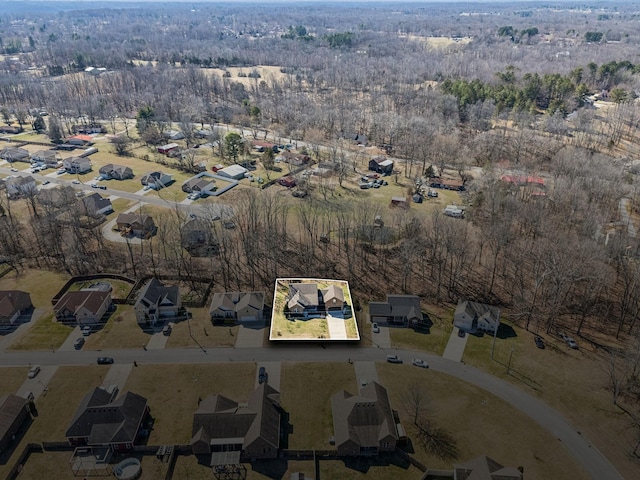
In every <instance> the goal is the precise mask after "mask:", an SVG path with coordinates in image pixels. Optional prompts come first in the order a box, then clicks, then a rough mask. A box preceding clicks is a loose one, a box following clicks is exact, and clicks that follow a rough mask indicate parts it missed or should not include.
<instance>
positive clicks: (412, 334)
mask: <svg viewBox="0 0 640 480" xmlns="http://www.w3.org/2000/svg"><path fill="white" fill-rule="evenodd" d="M428 309H429V312H428V313H427V315H428V316H429V319H430V320H431V322H432V323H433V325H431V327H430V328H429V330H428V332H427V331H422V330H413V329H411V328H391V329H390V331H389V332H390V335H391V344H392V345H393V346H394V347H397V348H406V349H409V350H424V351H427V352H431V353H435V354H436V355H442V353H443V352H444V349H445V348H446V346H447V342H448V341H449V336H450V335H451V330H452V329H453V312H452V311H450V310H442V309H441V308H438V307H435V306H429V307H428Z"/></svg>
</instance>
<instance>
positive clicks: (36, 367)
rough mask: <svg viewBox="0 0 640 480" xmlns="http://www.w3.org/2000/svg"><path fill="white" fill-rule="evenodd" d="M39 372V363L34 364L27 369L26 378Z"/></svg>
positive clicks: (32, 376) (33, 376)
mask: <svg viewBox="0 0 640 480" xmlns="http://www.w3.org/2000/svg"><path fill="white" fill-rule="evenodd" d="M39 373H40V365H34V366H33V367H31V368H30V369H29V374H28V375H27V377H28V378H36V376H37V375H38V374H39Z"/></svg>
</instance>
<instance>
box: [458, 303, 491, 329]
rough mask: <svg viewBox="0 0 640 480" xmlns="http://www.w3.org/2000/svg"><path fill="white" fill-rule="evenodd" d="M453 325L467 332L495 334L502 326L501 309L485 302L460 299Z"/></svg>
mask: <svg viewBox="0 0 640 480" xmlns="http://www.w3.org/2000/svg"><path fill="white" fill-rule="evenodd" d="M453 325H454V326H455V327H458V328H459V329H460V330H464V331H466V332H471V333H475V332H487V333H491V334H494V333H496V332H497V331H498V327H499V326H500V309H499V308H498V307H494V306H491V305H486V304H484V303H478V302H472V301H470V300H460V301H459V302H458V305H457V306H456V310H455V312H454V314H453Z"/></svg>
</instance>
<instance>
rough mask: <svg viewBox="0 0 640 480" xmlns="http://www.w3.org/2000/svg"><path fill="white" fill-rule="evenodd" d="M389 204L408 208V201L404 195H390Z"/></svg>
mask: <svg viewBox="0 0 640 480" xmlns="http://www.w3.org/2000/svg"><path fill="white" fill-rule="evenodd" d="M391 206H392V207H400V208H409V202H407V198H406V197H398V196H393V197H391Z"/></svg>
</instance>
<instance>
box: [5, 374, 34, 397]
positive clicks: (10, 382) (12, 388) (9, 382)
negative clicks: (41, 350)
mask: <svg viewBox="0 0 640 480" xmlns="http://www.w3.org/2000/svg"><path fill="white" fill-rule="evenodd" d="M27 373H29V368H28V367H5V368H2V369H0V378H2V382H0V397H2V396H3V395H7V394H9V393H15V394H17V393H19V392H18V389H19V388H20V386H21V385H22V383H23V382H24V381H25V380H26V379H27Z"/></svg>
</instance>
